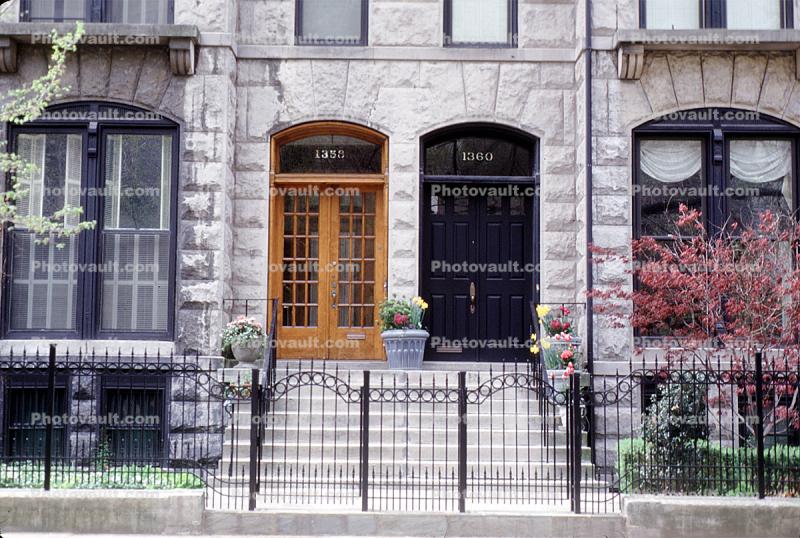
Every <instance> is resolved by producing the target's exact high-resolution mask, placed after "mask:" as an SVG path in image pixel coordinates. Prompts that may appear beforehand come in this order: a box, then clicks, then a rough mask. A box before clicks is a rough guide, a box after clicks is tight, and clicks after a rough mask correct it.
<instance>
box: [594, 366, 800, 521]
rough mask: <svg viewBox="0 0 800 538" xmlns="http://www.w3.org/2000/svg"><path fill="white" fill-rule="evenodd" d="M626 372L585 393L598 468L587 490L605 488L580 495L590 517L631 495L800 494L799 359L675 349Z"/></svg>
mask: <svg viewBox="0 0 800 538" xmlns="http://www.w3.org/2000/svg"><path fill="white" fill-rule="evenodd" d="M717 357H718V355H717ZM626 369H627V372H626V373H623V374H620V373H619V372H616V373H615V374H614V375H611V376H606V377H600V376H594V377H593V378H592V384H591V385H590V386H591V390H590V388H589V387H586V388H585V389H584V390H583V392H582V394H581V399H582V402H583V404H584V406H585V408H586V409H587V413H586V415H587V418H588V419H589V421H590V427H589V428H588V429H589V430H590V431H591V432H592V437H591V440H590V444H591V446H592V463H593V464H594V465H593V466H592V467H591V472H592V474H593V475H592V476H590V475H589V474H588V473H587V475H586V476H585V477H584V483H586V479H589V478H593V479H595V480H596V481H602V482H603V483H605V484H607V487H606V488H593V489H585V490H584V491H583V492H582V498H583V507H582V508H583V509H584V510H585V511H588V512H595V513H596V512H606V511H613V510H617V509H618V508H619V503H620V497H621V495H623V494H654V495H711V496H751V497H758V498H764V497H765V496H797V495H798V494H800V414H798V411H799V409H800V408H799V406H798V397H799V396H800V394H799V393H798V389H799V388H800V365H799V364H798V361H797V357H793V358H790V356H789V355H787V354H781V355H780V356H777V355H776V356H766V355H762V354H760V353H757V354H755V355H753V356H752V357H750V356H745V357H739V358H736V357H734V354H733V353H732V354H731V356H730V357H728V360H727V361H725V362H723V361H722V360H720V359H719V358H713V359H711V358H709V357H707V356H705V355H704V353H702V352H694V353H691V354H687V353H680V354H679V353H676V352H673V353H669V354H667V355H666V356H663V354H662V356H653V357H652V358H647V357H645V358H644V359H642V362H641V363H640V364H638V365H634V364H629V365H627V368H626Z"/></svg>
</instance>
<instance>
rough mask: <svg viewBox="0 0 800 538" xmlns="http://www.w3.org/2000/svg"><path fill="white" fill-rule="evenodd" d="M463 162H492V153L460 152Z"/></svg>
mask: <svg viewBox="0 0 800 538" xmlns="http://www.w3.org/2000/svg"><path fill="white" fill-rule="evenodd" d="M461 160H463V161H493V160H494V153H491V152H489V151H463V152H461Z"/></svg>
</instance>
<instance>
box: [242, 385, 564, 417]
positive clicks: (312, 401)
mask: <svg viewBox="0 0 800 538" xmlns="http://www.w3.org/2000/svg"><path fill="white" fill-rule="evenodd" d="M376 390H381V389H376ZM411 397H413V398H418V396H417V395H416V394H411ZM360 405H361V404H360V403H359V402H357V401H356V402H353V401H350V400H348V397H347V396H346V395H344V396H337V395H336V394H335V393H333V392H329V391H325V392H324V393H323V392H320V393H312V392H311V391H305V392H298V393H293V394H291V395H287V396H282V397H280V398H277V399H275V400H273V401H272V405H271V407H270V408H271V409H273V410H276V411H280V410H287V409H288V410H297V409H300V410H302V411H306V412H317V411H322V410H329V409H334V408H335V409H345V408H353V409H354V410H358V409H360ZM542 405H550V404H542ZM431 406H435V408H436V409H442V410H444V409H445V408H447V409H448V410H449V412H453V413H455V412H457V410H458V403H457V402H456V401H452V402H450V403H448V404H445V403H442V402H437V403H435V404H431V403H425V402H418V401H412V402H410V403H409V402H406V401H399V402H392V403H386V402H384V403H381V402H376V401H374V400H373V401H372V402H371V403H370V411H372V410H373V409H389V410H391V409H395V410H396V411H397V412H400V411H401V410H402V411H405V410H406V409H408V411H409V412H414V411H416V410H418V409H420V407H421V408H423V409H424V408H426V407H431ZM237 407H240V408H241V409H243V410H246V411H247V412H248V413H249V412H250V407H249V405H248V406H244V405H240V406H237ZM539 407H540V404H539V399H538V395H537V394H535V393H533V392H528V393H527V394H521V395H519V396H514V395H513V394H510V393H509V394H498V395H495V396H493V397H491V398H490V399H487V400H486V401H484V402H483V403H482V404H480V405H479V406H478V405H475V404H470V405H469V406H468V408H467V413H474V412H478V411H479V409H480V410H486V409H489V408H491V409H492V410H498V411H499V410H501V409H505V410H516V411H518V412H523V411H527V412H533V411H535V410H537V409H539ZM551 409H553V407H552V406H551Z"/></svg>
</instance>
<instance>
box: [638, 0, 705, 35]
mask: <svg viewBox="0 0 800 538" xmlns="http://www.w3.org/2000/svg"><path fill="white" fill-rule="evenodd" d="M700 8H701V2H700V0H647V1H646V4H645V6H644V10H645V14H646V19H645V20H646V21H647V22H646V24H645V27H646V28H650V29H653V30H693V29H697V28H700V27H701V20H702V18H701V16H700Z"/></svg>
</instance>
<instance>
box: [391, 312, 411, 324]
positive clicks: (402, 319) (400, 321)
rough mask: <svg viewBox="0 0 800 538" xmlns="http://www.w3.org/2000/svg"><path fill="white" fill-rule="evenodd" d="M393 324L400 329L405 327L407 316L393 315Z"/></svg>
mask: <svg viewBox="0 0 800 538" xmlns="http://www.w3.org/2000/svg"><path fill="white" fill-rule="evenodd" d="M394 324H395V325H398V326H400V327H405V326H406V325H408V316H407V315H405V314H400V313H397V314H395V315H394Z"/></svg>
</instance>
